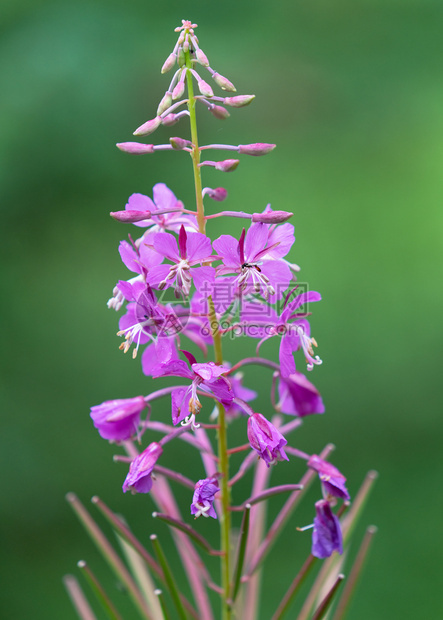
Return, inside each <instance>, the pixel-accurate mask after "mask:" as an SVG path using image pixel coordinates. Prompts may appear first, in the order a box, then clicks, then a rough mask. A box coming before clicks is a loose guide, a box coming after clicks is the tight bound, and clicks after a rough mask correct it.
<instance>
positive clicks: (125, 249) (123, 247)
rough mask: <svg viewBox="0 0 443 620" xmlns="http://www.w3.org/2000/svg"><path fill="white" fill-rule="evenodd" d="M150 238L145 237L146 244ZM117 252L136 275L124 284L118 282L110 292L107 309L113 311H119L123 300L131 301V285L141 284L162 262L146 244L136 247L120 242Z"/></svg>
mask: <svg viewBox="0 0 443 620" xmlns="http://www.w3.org/2000/svg"><path fill="white" fill-rule="evenodd" d="M150 238H152V235H147V236H146V240H147V241H148V242H149V239H150ZM118 251H119V253H120V257H121V259H122V261H123V263H124V264H125V266H126V267H127V268H128V269H129V270H130V271H132V272H134V273H137V274H138V275H137V276H135V277H134V278H131V279H130V280H127V281H126V282H125V281H123V280H120V281H119V282H118V283H117V284H116V286H115V287H114V290H113V291H112V297H111V298H110V299H109V300H108V308H114V310H120V308H121V307H122V305H123V302H124V300H125V299H126V300H128V301H130V300H131V299H132V296H131V287H132V285H134V284H135V283H142V284H143V283H144V282H145V277H146V274H147V273H148V271H149V270H150V269H151V268H152V267H155V266H157V265H160V264H161V263H162V262H163V256H160V254H158V252H155V251H154V250H152V249H151V248H149V247H148V246H147V245H146V243H143V244H141V245H139V246H137V244H135V243H133V244H130V243H128V242H127V241H120V246H119V248H118Z"/></svg>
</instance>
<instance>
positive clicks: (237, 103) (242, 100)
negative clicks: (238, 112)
mask: <svg viewBox="0 0 443 620" xmlns="http://www.w3.org/2000/svg"><path fill="white" fill-rule="evenodd" d="M253 99H255V95H237V97H225V98H224V99H223V103H224V104H225V105H230V106H231V107H233V108H242V107H243V106H245V105H249V104H250V103H251V101H252V100H253Z"/></svg>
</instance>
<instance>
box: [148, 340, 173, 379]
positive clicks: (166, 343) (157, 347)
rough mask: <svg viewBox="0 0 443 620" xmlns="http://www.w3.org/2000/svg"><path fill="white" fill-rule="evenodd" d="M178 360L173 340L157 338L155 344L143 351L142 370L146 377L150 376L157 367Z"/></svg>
mask: <svg viewBox="0 0 443 620" xmlns="http://www.w3.org/2000/svg"><path fill="white" fill-rule="evenodd" d="M173 359H178V353H177V348H176V346H175V341H174V339H173V338H159V339H158V340H157V342H155V343H154V342H153V343H152V344H149V345H148V346H147V347H146V349H145V350H144V351H143V355H142V370H143V373H144V374H145V375H147V376H148V377H150V376H152V374H153V372H155V370H157V367H158V366H161V365H162V364H167V363H168V362H170V361H171V360H173Z"/></svg>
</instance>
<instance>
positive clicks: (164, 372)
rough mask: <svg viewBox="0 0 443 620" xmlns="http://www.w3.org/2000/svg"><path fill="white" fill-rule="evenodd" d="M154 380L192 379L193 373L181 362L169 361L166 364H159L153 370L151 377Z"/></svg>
mask: <svg viewBox="0 0 443 620" xmlns="http://www.w3.org/2000/svg"><path fill="white" fill-rule="evenodd" d="M152 376H153V377H154V379H156V378H157V377H186V378H187V379H194V373H193V372H192V370H190V368H189V366H188V365H187V363H186V362H184V361H183V360H174V359H171V360H169V362H167V363H166V364H160V366H157V367H156V368H155V370H154V373H153V375H152Z"/></svg>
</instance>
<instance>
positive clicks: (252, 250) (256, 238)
mask: <svg viewBox="0 0 443 620" xmlns="http://www.w3.org/2000/svg"><path fill="white" fill-rule="evenodd" d="M267 240H268V226H267V225H266V224H263V223H262V222H260V223H259V224H252V225H251V226H250V227H249V230H248V232H247V233H246V239H245V261H246V262H247V263H253V262H254V259H255V257H256V255H257V254H258V253H259V252H261V250H263V248H264V247H265V245H266V242H267Z"/></svg>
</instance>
